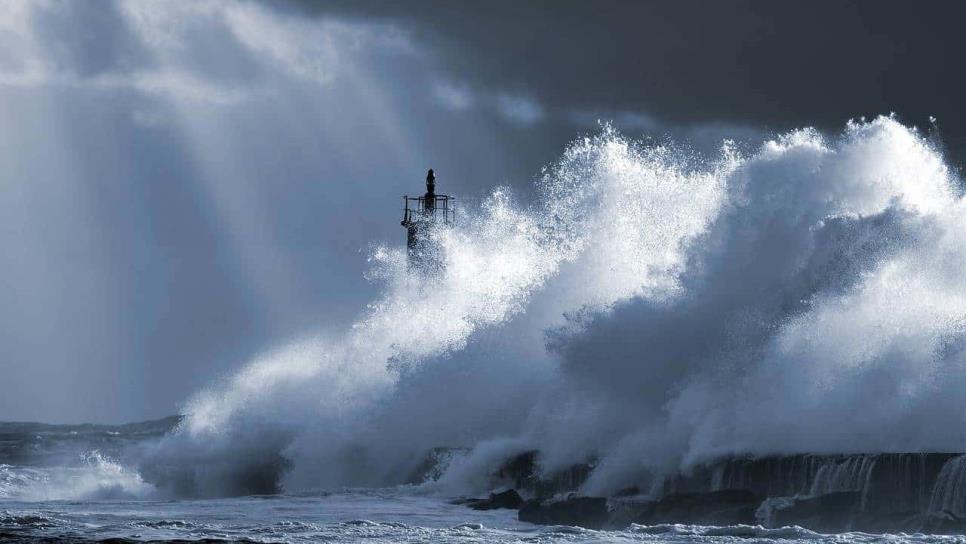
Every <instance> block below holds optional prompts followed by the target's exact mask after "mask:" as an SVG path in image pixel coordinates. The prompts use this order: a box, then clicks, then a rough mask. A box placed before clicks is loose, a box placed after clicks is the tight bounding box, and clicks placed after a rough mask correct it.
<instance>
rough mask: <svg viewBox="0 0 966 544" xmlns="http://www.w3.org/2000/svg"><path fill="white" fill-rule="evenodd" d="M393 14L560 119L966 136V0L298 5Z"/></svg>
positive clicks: (483, 80)
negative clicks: (897, 126) (856, 126)
mask: <svg viewBox="0 0 966 544" xmlns="http://www.w3.org/2000/svg"><path fill="white" fill-rule="evenodd" d="M287 5H289V6H294V7H295V8H296V9H300V10H304V11H305V12H307V13H313V14H337V15H343V16H350V17H359V18H366V19H372V18H381V19H390V20H394V21H397V22H399V23H400V24H403V25H407V26H408V27H409V28H410V29H411V30H412V32H413V34H414V36H416V37H417V39H418V40H420V41H424V42H427V43H431V44H433V45H434V46H435V47H434V50H435V51H437V52H438V53H439V54H440V56H441V59H442V60H443V61H444V65H445V66H446V68H447V69H448V70H450V71H451V75H452V77H454V78H459V79H461V80H464V81H468V82H470V83H471V85H473V86H475V87H476V88H484V89H499V90H502V91H507V92H512V93H518V94H520V95H522V96H529V97H531V98H532V99H533V100H535V101H536V103H538V104H540V106H541V107H542V108H544V109H545V110H546V111H547V112H548V113H549V114H551V115H556V116H557V117H558V118H559V117H563V116H566V115H569V114H572V113H573V112H577V113H580V112H583V111H590V112H602V113H604V114H605V115H606V114H607V113H608V112H611V114H612V115H616V114H619V113H620V112H630V113H638V114H645V115H647V116H649V117H650V118H652V119H655V120H659V121H661V122H663V123H666V124H671V125H689V124H699V123H708V122H723V123H729V124H741V125H749V124H751V125H757V126H764V127H767V128H769V129H774V130H781V129H787V128H790V127H795V126H803V125H815V126H818V127H820V128H827V129H835V130H837V129H839V127H841V126H842V124H843V123H844V122H845V121H846V120H848V119H850V118H855V117H859V116H864V115H865V116H871V115H878V114H888V113H890V112H895V113H896V114H898V115H899V116H900V118H901V119H903V120H904V121H906V122H909V123H914V124H918V125H919V126H924V125H927V124H928V118H929V116H935V117H936V118H938V120H939V125H940V126H941V127H943V139H944V140H945V141H946V142H947V143H948V144H949V145H950V146H951V148H952V150H953V151H954V152H955V153H956V154H957V155H961V154H962V147H963V145H964V144H966V137H964V134H966V113H964V108H963V106H962V105H961V99H960V97H961V96H962V95H963V94H964V91H966V78H964V76H963V74H962V71H961V70H958V69H957V68H956V59H957V57H958V55H960V54H961V53H962V51H963V50H964V47H963V46H964V41H963V39H962V38H961V32H960V26H961V24H962V23H961V22H962V20H963V15H964V14H966V6H964V5H963V4H961V3H956V2H920V3H916V4H915V6H913V5H912V4H910V3H907V2H873V1H864V2H843V1H819V2H770V1H754V0H740V1H729V2H704V1H693V0H689V1H683V2H636V3H631V2H593V3H591V2H549V1H543V2H486V3H468V2H447V1H422V2H326V3H324V4H316V3H312V2H302V3H300V2H294V3H289V4H287Z"/></svg>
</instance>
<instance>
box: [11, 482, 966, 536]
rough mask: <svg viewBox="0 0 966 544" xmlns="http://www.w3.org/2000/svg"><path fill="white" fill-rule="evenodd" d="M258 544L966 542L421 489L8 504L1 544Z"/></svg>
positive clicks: (14, 502)
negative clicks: (621, 523)
mask: <svg viewBox="0 0 966 544" xmlns="http://www.w3.org/2000/svg"><path fill="white" fill-rule="evenodd" d="M18 537H21V538H24V539H30V538H36V537H46V538H54V539H57V540H61V539H63V540H72V539H73V540H93V541H98V540H106V539H128V540H131V541H157V540H161V541H164V540H204V539H215V540H226V541H238V540H247V541H253V542H373V543H375V542H534V543H537V542H546V543H551V542H653V543H663V542H668V543H673V542H707V543H725V542H748V543H753V542H840V543H850V542H855V543H862V542H870V543H872V542H923V543H931V542H935V543H945V542H949V543H952V542H966V537H963V536H942V535H907V534H898V535H873V534H866V533H842V534H836V535H822V534H819V533H815V532H812V531H809V530H807V529H803V528H801V527H784V528H773V529H768V528H763V527H760V526H759V527H755V526H747V525H740V526H731V527H707V526H695V525H655V526H643V525H633V526H631V527H630V528H628V529H626V530H622V531H593V530H589V529H582V528H579V527H567V526H536V525H532V524H529V523H523V522H520V521H517V519H516V512H515V511H513V510H491V511H486V512H477V511H474V510H470V509H468V508H465V507H463V506H459V505H455V504H451V503H450V502H449V501H447V500H446V499H445V498H442V497H433V496H424V495H420V494H418V493H415V492H414V491H413V490H412V489H400V488H394V489H377V490H343V491H338V492H332V493H320V494H314V495H302V496H286V495H259V496H251V497H238V498H231V499H212V500H170V501H157V500H120V501H118V500H104V501H51V502H41V503H35V502H22V501H4V502H0V540H6V539H15V538H18Z"/></svg>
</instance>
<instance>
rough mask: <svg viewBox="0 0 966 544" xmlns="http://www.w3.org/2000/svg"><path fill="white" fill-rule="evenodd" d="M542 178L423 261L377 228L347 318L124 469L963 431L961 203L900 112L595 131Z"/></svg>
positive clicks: (448, 236)
mask: <svg viewBox="0 0 966 544" xmlns="http://www.w3.org/2000/svg"><path fill="white" fill-rule="evenodd" d="M538 185H539V189H540V194H541V197H540V198H539V199H538V201H537V202H534V203H532V204H530V205H524V204H521V203H519V202H518V200H516V199H515V198H514V197H513V195H512V194H511V193H510V192H509V190H508V189H497V190H496V191H494V192H493V193H492V195H491V196H490V198H488V199H487V200H486V201H485V203H484V204H483V205H482V206H481V207H480V209H478V210H461V212H462V213H461V216H462V220H461V222H460V224H458V225H456V226H455V227H454V228H452V229H450V230H440V231H438V232H436V233H434V234H433V236H434V239H435V241H436V243H438V244H439V245H440V247H441V249H442V252H443V255H444V260H445V266H444V267H443V268H442V269H441V271H440V272H439V274H438V275H433V274H429V275H420V274H410V273H409V272H407V270H406V266H405V262H404V253H403V250H402V249H401V247H400V248H379V249H377V250H376V251H375V252H374V253H373V265H374V267H373V272H372V274H371V276H372V277H373V278H374V279H376V280H377V281H380V282H383V285H384V294H383V296H382V297H380V298H379V299H377V300H376V301H375V302H374V303H373V304H371V305H370V307H369V309H368V310H367V312H366V313H365V315H364V316H363V317H362V318H360V320H359V321H358V322H357V323H356V324H355V325H354V326H353V327H352V328H351V329H350V330H349V331H348V332H347V333H345V334H343V335H332V336H330V337H329V338H328V339H327V340H325V341H311V342H308V343H307V345H310V346H312V347H311V348H306V347H296V348H290V349H288V350H281V351H280V352H279V353H278V354H277V355H271V356H269V357H267V358H265V359H263V360H261V361H259V362H256V363H253V364H252V365H251V367H250V368H249V369H248V370H245V371H243V372H241V373H239V374H238V376H236V377H235V378H233V379H231V380H229V381H228V382H227V383H226V384H224V385H222V386H217V387H214V388H213V389H212V391H211V392H209V393H204V394H202V395H201V396H199V397H198V398H197V399H196V400H195V401H194V402H193V403H192V404H191V405H190V406H191V410H190V413H189V417H188V418H187V420H186V421H185V423H184V425H183V426H182V428H181V429H180V430H179V432H177V433H175V434H173V435H172V436H170V437H168V438H167V439H166V441H165V443H164V444H162V446H161V447H160V448H159V449H158V450H157V451H156V452H155V453H154V454H153V455H152V456H150V457H149V459H148V460H147V461H146V462H145V464H144V470H145V473H146V474H152V475H153V476H152V478H151V479H152V481H156V482H159V483H160V484H161V485H162V486H164V485H165V482H171V481H180V482H191V483H190V485H184V486H182V489H189V490H191V492H192V493H196V494H203V495H207V494H224V493H226V492H227V493H233V492H238V491H239V489H243V488H245V486H246V485H249V484H250V482H253V481H254V482H258V481H259V480H258V478H253V475H254V474H267V475H268V478H266V479H265V482H271V483H272V485H273V486H279V487H277V488H284V489H285V490H288V491H292V490H297V489H306V488H314V487H328V486H335V485H385V484H390V483H398V482H401V481H403V480H404V478H405V476H407V475H408V471H409V470H410V469H412V468H413V467H415V466H417V465H418V464H419V462H420V461H421V456H422V455H423V454H425V453H426V452H427V451H429V450H430V449H431V448H433V447H437V446H458V447H466V448H471V450H472V451H470V452H469V453H468V454H467V455H466V456H465V457H462V458H461V459H460V461H459V462H454V463H451V464H450V470H449V471H448V472H447V473H446V474H443V475H442V477H441V479H440V484H438V485H440V486H441V488H443V489H446V490H447V491H448V492H457V490H458V489H460V486H464V490H471V489H478V488H480V487H481V486H485V485H486V474H487V473H488V471H492V470H493V469H494V468H495V466H497V464H498V463H499V461H500V459H501V458H503V457H504V456H506V455H511V454H514V453H519V452H521V451H524V450H527V449H538V450H540V451H541V463H542V464H543V466H544V468H545V469H546V470H553V469H554V467H562V466H566V465H567V464H568V463H577V462H582V461H585V460H586V459H588V458H589V457H591V456H593V457H595V458H597V459H599V463H598V465H597V468H596V469H595V471H594V473H593V474H592V475H591V478H590V480H589V481H588V483H587V484H586V491H588V492H593V493H600V492H608V491H614V490H616V489H619V488H621V487H625V486H626V485H628V484H630V483H635V482H636V483H640V484H642V485H644V486H645V487H644V488H648V487H650V486H653V485H654V484H655V481H656V480H655V478H659V475H660V474H663V473H667V472H671V471H676V470H679V469H681V468H686V467H688V466H690V465H693V464H695V463H700V462H703V461H706V460H710V459H714V458H719V457H722V456H728V455H741V454H756V455H767V454H771V453H808V452H827V453H853V452H871V453H875V452H883V451H905V450H909V449H913V450H938V449H941V450H944V451H961V450H962V449H963V448H966V437H964V436H963V435H962V433H959V432H957V431H955V429H957V428H959V427H961V419H962V413H963V409H964V406H963V401H964V399H963V397H962V395H961V394H960V393H958V391H960V390H961V387H960V386H961V385H962V384H963V380H964V377H966V372H964V368H963V364H964V361H963V357H962V353H961V349H962V346H963V345H964V344H963V338H964V336H963V333H964V316H966V286H964V285H963V284H962V278H961V275H960V274H959V273H958V270H959V268H958V267H959V264H958V263H962V262H964V261H966V253H964V252H966V250H963V249H962V247H964V245H963V243H962V242H963V241H964V240H966V232H964V231H963V227H961V226H960V224H961V222H960V221H958V217H959V216H960V215H961V212H962V211H963V208H964V206H963V204H962V201H961V199H960V197H959V195H958V193H957V189H956V187H957V182H956V180H955V178H954V177H953V175H952V173H951V172H950V171H949V169H948V168H947V167H946V166H945V164H944V162H943V159H942V157H941V155H940V154H939V153H938V152H937V151H936V149H935V148H933V147H932V145H931V144H930V143H929V142H928V141H927V140H926V139H924V138H923V137H922V136H921V135H919V134H918V133H917V132H916V131H915V130H913V129H910V128H908V127H905V126H903V125H901V124H900V123H899V122H897V121H896V120H895V119H892V118H885V117H883V118H879V119H876V120H873V121H871V122H865V123H851V124H850V125H849V126H848V127H847V128H846V130H845V132H844V133H843V134H842V135H839V136H836V137H828V136H823V135H822V134H820V133H818V132H817V131H814V130H801V131H795V132H792V133H789V134H787V135H784V136H782V137H780V138H777V139H775V140H773V141H767V142H764V143H763V144H762V145H761V146H760V148H759V149H758V150H757V151H755V152H753V153H748V154H745V155H742V154H740V153H738V152H736V151H735V150H734V147H733V146H731V145H730V144H727V143H726V144H725V146H724V147H723V151H722V153H721V155H720V156H719V157H717V158H714V159H710V160H709V159H707V158H699V157H696V156H695V155H693V154H691V153H688V152H686V151H684V150H682V149H681V148H677V147H674V146H672V145H668V146H649V145H646V144H644V143H638V142H633V141H629V140H627V139H626V138H624V137H622V136H621V135H619V134H617V133H616V132H615V131H613V130H612V129H610V128H608V127H605V128H604V129H603V130H602V131H601V133H600V134H598V135H597V136H594V137H589V138H586V139H580V140H578V141H576V142H575V143H574V144H573V145H571V146H570V148H569V149H568V150H567V151H566V152H565V154H564V156H563V157H562V158H561V159H560V161H558V162H557V163H555V164H554V165H551V166H550V167H548V168H547V169H545V171H544V172H543V174H542V176H541V178H540V179H539V181H538ZM467 384H469V385H467ZM472 384H476V385H477V386H478V387H471V386H472ZM450 390H456V391H459V393H460V396H456V397H454V396H452V395H450V394H449V392H450ZM439 399H444V400H445V402H441V401H440V400H439ZM501 399H507V401H506V402H507V404H508V408H506V409H504V410H503V411H498V410H495V409H490V408H487V406H488V404H490V405H498V404H500V402H501ZM497 414H498V415H497ZM923 422H925V424H924V423H923ZM410 431H412V432H410ZM192 452H195V453H192ZM157 467H164V470H161V471H158V470H156V469H157ZM185 467H191V468H190V469H189V470H188V471H187V472H188V473H187V474H185ZM239 481H241V482H249V484H238V483H237V482H239ZM231 482H235V483H231ZM239 485H241V486H240V487H239ZM269 488H271V489H277V488H276V487H272V486H269ZM249 491H250V490H249Z"/></svg>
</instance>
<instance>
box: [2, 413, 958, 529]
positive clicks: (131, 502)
mask: <svg viewBox="0 0 966 544" xmlns="http://www.w3.org/2000/svg"><path fill="white" fill-rule="evenodd" d="M177 422H178V419H177V418H169V419H167V420H161V421H156V422H145V423H139V424H134V425H127V426H93V425H85V426H52V425H37V424H7V423H0V541H3V542H8V541H14V542H16V541H25V542H32V541H38V540H43V541H47V542H51V541H52V542H97V541H112V542H117V541H131V542H142V541H250V542H373V543H377V542H534V543H538V542H545V543H552V542H654V543H664V542H667V543H674V542H708V543H726V542H749V543H751V542H840V543H852V542H855V543H862V542H923V543H932V542H935V543H946V542H950V543H952V542H966V537H964V536H943V535H919V534H916V535H909V534H894V535H893V534H885V535H875V534H866V533H842V534H835V535H823V534H819V533H816V532H813V531H810V530H807V529H803V528H801V527H778V528H765V527H761V526H747V525H739V526H728V527H710V526H698V525H654V526H644V525H632V526H631V527H630V528H628V529H625V530H620V531H595V530H590V529H583V528H579V527H569V526H538V525H533V524H530V523H525V522H521V521H518V520H517V513H516V511H515V510H506V509H502V510H490V511H476V510H472V509H470V508H467V507H465V506H462V505H459V504H454V502H453V500H454V499H456V498H458V497H456V496H451V495H448V494H447V493H446V492H445V491H441V490H440V488H438V487H436V486H434V487H426V486H414V485H404V486H395V487H384V488H344V489H338V490H328V491H325V490H318V491H314V492H305V493H298V494H272V495H248V496H239V497H229V498H210V499H185V498H177V497H171V496H165V493H164V491H163V490H161V489H158V488H157V487H155V486H154V485H152V484H151V483H149V482H146V481H145V480H144V479H143V478H142V477H141V475H140V474H139V472H138V470H137V469H136V465H137V456H138V455H140V453H139V452H141V451H142V450H143V448H145V447H150V446H151V445H152V444H153V443H155V442H156V441H158V440H159V439H161V438H162V437H163V436H164V435H165V434H166V433H169V432H171V430H172V429H173V428H175V427H176V425H177Z"/></svg>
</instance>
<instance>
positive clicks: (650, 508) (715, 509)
mask: <svg viewBox="0 0 966 544" xmlns="http://www.w3.org/2000/svg"><path fill="white" fill-rule="evenodd" d="M763 499H764V497H762V496H760V495H758V494H756V493H752V492H751V491H746V490H740V489H728V490H723V491H712V492H710V493H676V494H672V495H667V496H665V497H664V498H662V499H661V500H659V501H656V502H652V503H648V504H646V505H645V506H644V510H643V511H642V512H641V513H640V515H639V516H638V517H637V519H636V520H635V523H640V524H644V525H654V524H658V523H688V524H697V525H738V524H747V525H753V524H755V523H756V520H755V511H756V510H757V509H758V506H759V505H760V504H761V501H762V500H763Z"/></svg>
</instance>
